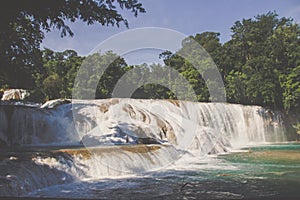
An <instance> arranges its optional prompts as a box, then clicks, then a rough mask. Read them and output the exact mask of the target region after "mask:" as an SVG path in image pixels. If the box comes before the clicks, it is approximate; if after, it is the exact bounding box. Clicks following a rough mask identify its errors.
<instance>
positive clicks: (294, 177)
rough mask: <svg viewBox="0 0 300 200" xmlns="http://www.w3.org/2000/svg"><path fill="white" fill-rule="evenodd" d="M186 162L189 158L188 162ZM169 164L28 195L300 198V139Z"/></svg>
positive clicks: (92, 197) (162, 197) (46, 189)
mask: <svg viewBox="0 0 300 200" xmlns="http://www.w3.org/2000/svg"><path fill="white" fill-rule="evenodd" d="M184 162H186V163H184ZM183 163H184V164H182V163H180V164H175V165H174V166H170V167H169V168H167V169H165V170H160V171H154V172H149V173H144V174H139V175H136V176H128V177H123V178H114V179H110V178H107V179H98V180H95V179H90V180H88V179H87V180H78V181H75V182H72V183H69V184H64V185H58V186H53V187H48V188H44V189H40V190H37V191H34V192H31V193H29V194H28V195H25V196H30V197H55V198H65V197H67V198H83V199H86V198H89V199H95V198H103V199H141V198H143V199H153V198H157V199H248V198H251V199H252V198H253V199H291V198H293V199H298V198H299V197H300V144H299V143H286V144H276V145H266V146H259V147H251V148H250V149H249V148H246V149H243V152H236V153H230V154H226V155H219V156H212V157H207V158H201V159H195V158H194V159H190V160H188V159H187V160H185V161H183Z"/></svg>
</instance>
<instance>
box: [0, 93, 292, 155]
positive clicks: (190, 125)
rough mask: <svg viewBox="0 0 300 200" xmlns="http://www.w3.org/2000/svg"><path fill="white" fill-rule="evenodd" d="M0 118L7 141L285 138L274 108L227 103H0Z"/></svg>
mask: <svg viewBox="0 0 300 200" xmlns="http://www.w3.org/2000/svg"><path fill="white" fill-rule="evenodd" d="M54 104H55V103H54ZM0 120H1V121H0V139H1V140H2V141H3V142H5V143H6V144H7V145H14V144H17V145H54V144H56V145H68V144H73V145H74V144H79V143H83V144H84V145H86V146H95V145H112V144H126V143H128V144H138V143H153V142H154V141H155V143H164V142H168V143H169V144H171V145H174V146H175V147H177V148H179V149H183V150H184V149H187V148H198V147H200V146H201V145H202V146H203V145H204V144H203V143H204V141H207V142H208V143H209V140H210V142H213V141H212V140H214V142H215V143H218V142H221V143H227V144H226V145H229V146H231V147H238V146H245V145H248V144H258V143H266V142H281V141H285V140H286V138H285V135H284V130H283V129H284V127H283V125H282V120H281V118H280V115H279V114H277V113H274V112H272V111H270V110H267V109H264V108H262V107H260V106H243V105H238V104H227V103H198V102H187V101H171V100H139V99H105V100H89V101H73V103H72V104H71V103H62V104H60V105H55V106H53V104H49V103H46V104H44V105H43V106H36V107H33V106H24V105H21V106H19V105H1V106H0ZM199 145H200V146H199ZM224 145H225V144H224Z"/></svg>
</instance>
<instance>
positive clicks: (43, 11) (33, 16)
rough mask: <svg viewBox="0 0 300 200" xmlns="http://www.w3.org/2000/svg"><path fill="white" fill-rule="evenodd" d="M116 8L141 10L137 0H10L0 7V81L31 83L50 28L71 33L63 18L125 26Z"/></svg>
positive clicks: (28, 85) (125, 22)
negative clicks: (41, 46)
mask: <svg viewBox="0 0 300 200" xmlns="http://www.w3.org/2000/svg"><path fill="white" fill-rule="evenodd" d="M119 8H121V9H126V10H130V11H131V12H132V13H133V14H134V15H135V16H137V14H138V13H141V12H145V10H144V8H143V7H142V4H141V3H139V2H138V1H137V0H129V1H123V0H105V1H104V0H55V1H52V0H43V1H35V0H22V1H17V0H11V1H7V2H5V3H2V5H1V7H0V63H1V66H0V83H1V84H8V85H10V86H12V87H25V88H26V87H27V88H30V87H32V86H33V84H34V81H33V80H32V77H31V76H30V75H31V74H32V70H33V66H36V65H38V64H39V63H40V58H41V53H40V51H39V47H40V44H41V42H42V40H43V38H44V33H45V32H49V31H51V30H52V29H58V30H60V31H61V36H62V37H63V36H66V35H70V36H72V35H73V32H72V30H71V29H70V27H69V26H68V23H67V22H75V21H76V20H81V21H83V22H85V23H86V24H88V25H91V24H94V23H100V24H101V25H107V26H108V25H117V26H119V25H120V24H121V23H123V24H125V26H128V21H127V20H126V19H125V18H124V17H123V16H122V15H121V14H120V12H119V11H118V10H119Z"/></svg>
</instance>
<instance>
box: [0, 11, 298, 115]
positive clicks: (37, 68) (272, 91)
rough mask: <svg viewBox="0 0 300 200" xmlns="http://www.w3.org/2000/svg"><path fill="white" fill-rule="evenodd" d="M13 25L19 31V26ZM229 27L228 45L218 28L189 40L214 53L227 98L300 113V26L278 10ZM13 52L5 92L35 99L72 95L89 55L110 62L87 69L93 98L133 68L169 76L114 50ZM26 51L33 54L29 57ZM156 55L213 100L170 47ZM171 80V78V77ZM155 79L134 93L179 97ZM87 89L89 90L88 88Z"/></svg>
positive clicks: (1, 83)
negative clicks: (26, 94) (101, 72)
mask: <svg viewBox="0 0 300 200" xmlns="http://www.w3.org/2000/svg"><path fill="white" fill-rule="evenodd" d="M136 9H139V7H137V8H136ZM140 11H143V10H140ZM19 28H20V27H19ZM12 29H13V30H16V29H18V27H12ZM230 29H231V32H232V35H231V39H230V40H229V41H227V42H225V43H221V42H220V38H219V37H220V33H217V32H203V33H197V34H195V35H193V36H190V37H189V38H186V39H185V40H186V41H188V40H189V39H193V40H195V41H197V42H198V43H199V44H200V45H201V46H202V47H203V48H204V49H205V50H206V51H207V52H208V53H209V55H210V56H211V57H212V59H213V61H214V62H215V64H216V66H217V67H218V69H219V71H220V73H221V76H222V79H223V82H224V85H225V88H226V98H227V101H228V102H230V103H239V104H246V105H261V106H264V107H268V108H271V109H276V110H284V111H285V112H287V113H288V112H294V113H298V112H299V111H300V29H299V24H297V23H295V22H294V21H293V19H291V18H285V17H279V16H278V15H277V14H276V13H275V12H268V13H266V14H262V15H257V16H256V17H254V18H250V19H242V20H241V21H236V22H235V23H234V24H233V26H232V27H231V28H230ZM66 31H68V29H66V30H64V31H62V33H64V34H67V33H66ZM21 33H22V31H21ZM27 33H29V32H27ZM32 34H34V33H32ZM24 37H25V36H24ZM184 43H185V41H183V44H184ZM16 46H17V45H16ZM1 47H2V50H3V47H5V46H4V45H3V42H2V46H1ZM10 48H11V47H10ZM182 48H184V47H182ZM13 50H14V51H12V52H10V54H7V55H9V56H10V57H9V59H8V58H6V57H3V56H2V57H1V59H2V60H4V61H5V62H2V63H4V65H2V66H1V67H2V69H1V72H0V87H1V90H5V89H8V88H23V89H27V90H29V91H30V93H31V95H30V96H29V97H28V99H27V100H30V101H35V102H44V101H46V100H49V99H57V98H71V97H72V89H73V84H74V80H75V77H76V76H77V72H78V69H79V68H80V66H81V65H82V63H83V62H84V60H87V59H88V60H89V61H90V62H92V63H93V64H94V65H95V66H96V69H99V70H101V68H103V66H105V65H109V67H108V68H107V69H106V70H105V72H104V75H103V76H102V77H94V79H93V78H92V77H93V76H95V75H94V72H92V71H86V72H85V73H86V77H87V78H89V79H92V80H99V82H98V84H97V89H96V91H95V98H110V97H111V96H112V91H113V89H114V86H115V85H116V83H117V81H118V80H119V79H120V78H121V77H122V76H123V75H124V74H125V73H127V72H128V71H130V70H132V69H134V68H135V69H140V70H135V73H136V74H135V75H134V76H133V77H141V76H143V73H145V70H146V71H147V70H149V71H153V70H159V71H160V73H164V74H165V77H169V76H170V74H168V73H169V72H168V70H167V68H166V67H164V65H160V64H148V65H147V64H143V65H140V66H130V65H128V64H127V63H126V61H125V59H124V58H122V57H120V56H118V55H116V54H115V53H114V52H104V53H102V54H94V55H90V56H88V57H84V56H79V55H78V54H77V52H75V51H74V50H65V51H64V52H54V51H52V50H51V49H39V48H37V46H34V47H32V49H30V50H29V51H27V52H24V51H23V52H18V51H17V50H16V49H13ZM191 51H193V50H191ZM28 52H29V53H28ZM28 54H30V55H31V56H29V57H28V56H27V55H28ZM33 55H34V56H33ZM26 56H27V57H26ZM112 56H114V57H116V59H115V61H114V62H113V63H107V62H108V60H110V59H109V57H112ZM158 56H159V57H160V58H161V59H163V61H164V63H165V65H167V66H170V67H171V68H173V69H175V70H177V71H178V72H179V73H180V74H181V75H182V76H183V77H184V78H185V79H186V80H188V82H189V84H190V86H192V88H193V90H194V91H195V93H196V99H195V100H196V101H199V102H209V101H211V99H210V95H209V92H208V89H207V85H206V83H205V81H204V79H203V78H202V76H201V74H199V72H198V71H197V70H196V69H195V68H194V67H193V65H192V64H190V63H189V62H188V61H186V60H185V59H184V58H182V57H180V56H178V55H177V54H176V53H172V52H168V51H166V52H163V53H161V54H160V55H158ZM33 57H34V59H33ZM142 69H143V70H142ZM97 78H98V79H97ZM161 81H162V82H163V81H165V80H161ZM169 81H171V82H172V79H169ZM155 82H156V83H157V84H147V85H144V86H142V87H140V88H139V89H138V90H136V91H135V92H134V94H133V96H132V97H133V98H151V99H176V98H177V97H176V95H174V93H173V92H172V91H171V90H170V89H168V88H166V87H164V86H162V85H160V81H157V80H155ZM170 84H171V85H172V84H176V83H175V82H172V83H170ZM86 86H88V85H86ZM86 86H85V87H86ZM85 89H87V90H88V87H86V88H85Z"/></svg>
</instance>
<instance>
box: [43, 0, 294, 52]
mask: <svg viewBox="0 0 300 200" xmlns="http://www.w3.org/2000/svg"><path fill="white" fill-rule="evenodd" d="M139 1H140V2H141V3H142V4H143V7H144V8H145V9H146V13H140V14H139V15H138V17H134V16H133V14H132V13H130V12H129V11H127V10H124V11H122V12H121V14H122V16H124V17H125V18H126V19H127V20H128V21H129V29H127V28H126V27H125V25H123V24H121V26H120V27H119V28H118V27H111V26H110V27H103V26H101V25H100V24H94V25H90V26H88V25H86V24H84V23H83V22H80V21H78V22H75V23H71V24H70V27H71V29H72V31H73V32H74V36H73V37H70V36H66V37H64V38H61V37H60V33H59V31H56V30H53V31H51V32H49V33H46V34H45V39H44V41H43V43H42V44H41V48H50V49H52V50H54V51H64V50H66V49H73V50H75V51H77V52H78V54H79V55H82V56H85V55H88V54H89V53H90V52H91V51H92V50H93V49H95V47H97V45H98V44H100V43H102V42H103V41H105V40H107V39H108V38H110V37H112V36H114V35H116V34H118V33H122V32H124V31H128V30H132V29H136V28H143V27H159V28H168V29H171V30H174V31H177V32H180V33H182V34H184V35H187V36H189V35H195V34H196V33H202V32H205V31H213V32H219V33H220V34H221V36H220V39H221V42H222V43H224V42H226V41H228V40H229V39H230V36H231V31H230V28H231V27H232V26H233V25H234V22H236V21H238V20H242V19H243V18H246V19H247V18H253V17H254V16H256V15H258V14H266V13H267V12H268V11H276V13H277V14H278V15H279V17H292V18H293V19H294V20H295V21H296V22H298V23H300V0H205V1H204V0H188V1H187V0H185V1H184V0H152V1H150V0H139Z"/></svg>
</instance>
